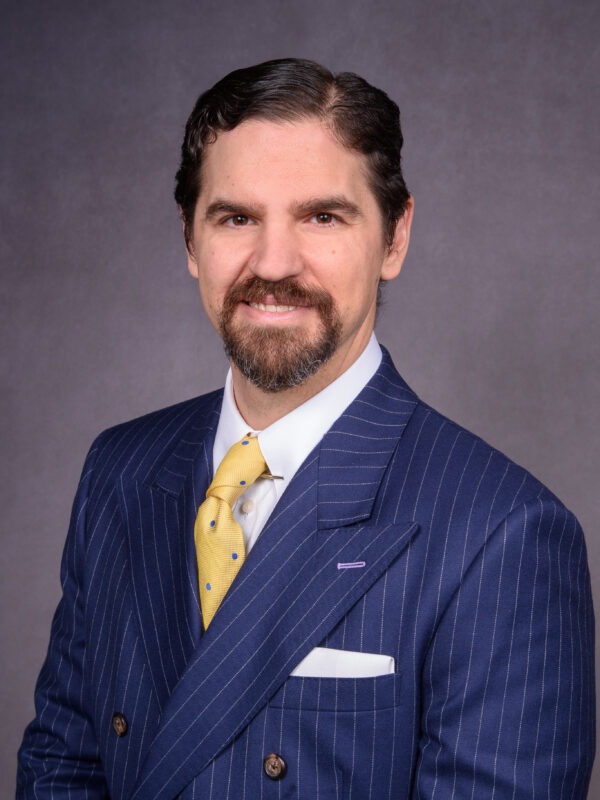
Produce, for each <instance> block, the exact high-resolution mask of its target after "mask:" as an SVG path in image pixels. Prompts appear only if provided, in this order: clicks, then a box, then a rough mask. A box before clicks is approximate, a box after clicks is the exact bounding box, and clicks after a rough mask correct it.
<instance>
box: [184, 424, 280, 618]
mask: <svg viewBox="0 0 600 800" xmlns="http://www.w3.org/2000/svg"><path fill="white" fill-rule="evenodd" d="M266 469H267V464H266V462H265V459H264V458H263V454H262V453H261V452H260V447H259V446H258V439H257V438H256V437H255V436H253V437H251V436H249V435H248V436H245V437H244V438H243V439H242V440H241V441H240V442H237V443H236V444H234V445H233V447H232V448H231V449H230V450H229V451H228V452H227V454H226V456H225V458H224V459H223V461H221V463H220V464H219V467H218V469H217V471H216V473H215V477H214V478H213V481H212V483H211V484H210V486H209V487H208V490H207V492H206V500H205V501H204V502H203V503H202V505H201V506H200V508H199V509H198V515H197V516H196V524H195V526H194V539H195V542H196V558H197V560H198V581H199V587H200V605H201V606H202V621H203V622H204V629H205V630H206V628H208V626H209V625H210V623H211V621H212V618H213V617H214V615H215V614H216V611H217V609H218V607H219V605H220V604H221V601H222V600H223V598H224V597H225V595H226V594H227V591H228V589H229V587H230V586H231V584H232V582H233V579H234V578H235V576H236V575H237V574H238V571H239V569H240V567H241V566H242V564H243V563H244V559H245V558H246V548H245V545H244V535H243V533H242V529H241V528H240V526H239V525H238V523H237V522H236V521H235V520H234V518H233V506H234V505H235V503H236V501H237V499H238V497H239V496H240V495H241V494H242V493H243V492H244V491H245V490H246V489H247V488H248V486H250V485H251V484H252V483H254V481H255V480H256V479H257V478H258V477H260V475H262V474H263V473H264V472H265V471H266Z"/></svg>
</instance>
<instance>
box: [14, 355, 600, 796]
mask: <svg viewBox="0 0 600 800" xmlns="http://www.w3.org/2000/svg"><path fill="white" fill-rule="evenodd" d="M219 408H220V393H213V394H211V395H207V396H205V397H201V398H199V399H197V400H193V401H189V402H187V403H184V404H181V405H179V406H175V407H173V408H170V409H166V410H164V411H161V412H157V413H155V414H152V415H149V416H147V417H144V418H142V419H140V420H136V421H134V422H131V423H128V424H126V425H122V426H119V427H117V428H114V429H111V430H110V431H107V432H105V433H104V434H102V435H101V436H100V437H99V439H98V440H97V442H96V443H95V445H94V446H93V448H92V450H91V451H90V455H89V457H88V460H87V462H86V466H85V468H84V473H83V477H82V481H81V484H80V488H79V491H78V494H77V498H76V502H75V506H74V511H73V518H72V525H71V530H70V533H69V536H68V539H67V546H66V549H65V556H64V560H63V568H62V579H63V587H64V598H63V600H62V601H61V604H60V606H59V608H58V610H57V614H56V617H55V621H54V624H53V630H52V637H51V643H50V649H49V653H48V658H47V660H46V663H45V665H44V668H43V670H42V673H41V675H40V679H39V682H38V687H37V692H36V703H37V706H36V708H37V716H36V719H35V720H34V722H33V723H32V724H31V726H30V727H29V728H28V730H27V732H26V735H25V739H24V743H23V746H22V748H21V751H20V772H19V790H18V796H19V797H21V798H29V797H40V798H41V797H48V798H50V797H55V798H60V797H78V798H79V797H89V798H100V797H105V796H106V794H107V793H109V794H110V797H112V798H132V800H133V798H135V800H151V799H152V800H157V799H158V798H161V800H163V799H164V798H175V797H178V796H181V797H184V798H194V797H197V798H200V797H201V798H214V800H217V799H218V800H223V798H231V800H233V799H234V798H235V800H238V798H240V797H241V798H248V800H255V798H293V797H302V798H315V797H316V798H327V800H329V799H330V798H340V799H341V798H368V797H373V798H390V799H391V798H394V800H395V799H396V798H409V797H413V798H443V800H446V798H453V797H455V798H461V799H462V798H475V799H476V800H479V798H487V797H490V798H491V797H496V798H513V797H514V798H532V797H540V798H542V797H544V798H582V797H584V796H585V792H586V787H587V784H588V781H589V774H590V770H591V763H592V758H593V753H594V687H593V610H592V605H591V596H590V588H589V577H588V572H587V564H586V555H585V545H584V541H583V536H582V533H581V530H580V528H579V526H578V524H577V521H576V520H575V518H574V517H573V515H572V514H571V513H570V512H569V511H567V510H566V509H565V508H564V507H563V506H562V505H561V504H560V502H559V501H558V500H557V499H556V498H555V497H554V496H553V495H552V494H551V493H550V492H549V491H548V490H547V489H545V488H544V487H543V486H542V485H541V484H540V483H539V482H538V481H536V480H535V479H534V478H532V477H531V476H530V475H529V474H528V473H526V472H525V471H524V470H522V469H521V468H519V467H517V466H516V465H515V464H513V463H512V462H510V461H508V460H507V459H506V458H505V457H504V456H502V455H501V454H500V453H498V452H497V451H495V450H493V449H491V448H490V447H489V446H487V445H486V444H485V443H483V442H482V441H481V440H479V439H478V438H476V437H474V436H473V435H471V434H469V433H468V432H466V431H464V430H463V429H461V428H459V427H458V426H456V425H454V424H453V423H451V422H449V421H448V420H446V419H445V418H443V417H442V416H440V415H439V414H437V413H436V412H435V411H433V410H431V409H429V408H428V407H426V406H425V405H423V404H422V403H420V402H419V401H418V400H417V398H416V397H415V396H414V394H413V393H412V392H411V391H410V390H409V389H408V387H407V386H406V385H405V384H404V383H403V382H402V380H401V379H400V377H399V376H398V374H397V373H396V371H395V369H394V367H393V365H392V363H391V361H390V359H389V356H388V355H387V354H384V359H383V362H382V365H381V367H380V369H379V371H378V372H377V374H376V375H375V376H374V378H373V379H372V381H371V382H370V383H369V384H368V386H367V387H366V388H365V390H364V391H363V392H362V393H361V394H360V395H359V397H358V398H357V399H356V400H355V401H354V402H353V403H352V404H351V406H349V408H348V409H347V410H346V412H345V413H344V414H343V415H342V416H341V417H340V418H339V419H338V420H337V422H336V423H335V425H334V426H333V428H332V429H331V430H330V431H329V432H328V434H327V435H326V436H325V437H324V439H323V440H322V442H321V443H320V445H319V446H318V447H317V448H316V449H315V450H314V451H313V453H311V454H310V456H309V457H308V458H307V460H306V462H305V463H304V464H303V466H302V467H301V468H300V470H299V472H298V474H297V475H296V477H295V478H294V480H293V481H292V482H291V484H290V486H289V487H288V489H287V490H286V492H285V494H284V496H283V497H282V499H281V501H280V503H279V504H278V505H277V507H276V508H275V510H274V512H273V514H272V516H271V518H270V520H269V521H268V523H267V525H266V527H265V529H264V530H263V532H262V534H261V536H260V538H259V539H258V541H257V543H256V545H255V547H254V548H253V549H252V551H251V552H250V554H249V556H248V558H247V560H246V562H245V563H244V565H243V566H242V568H241V570H240V572H239V574H238V576H237V578H236V580H235V581H234V583H233V585H232V587H231V590H230V592H229V593H228V594H227V596H226V598H225V600H224V602H223V604H222V605H221V606H220V608H219V611H218V612H217V614H216V616H215V618H214V620H213V621H212V623H211V626H210V628H209V629H208V631H207V632H206V633H205V634H204V635H203V636H202V634H201V629H200V625H199V607H198V592H197V579H195V573H194V549H193V538H192V536H193V521H194V516H195V513H196V509H197V506H198V505H199V503H200V502H201V497H202V496H203V492H204V491H205V489H206V487H207V485H208V483H209V481H210V478H211V472H212V469H211V464H210V453H211V452H212V441H213V437H214V431H215V426H216V420H217V418H218V413H219ZM356 561H364V562H365V564H366V566H365V567H364V568H363V569H352V570H338V569H337V563H338V562H356ZM317 645H319V646H330V647H335V648H342V649H347V650H360V651H364V652H374V653H385V654H388V655H393V656H394V658H395V659H396V673H395V674H394V675H386V676H380V677H377V678H361V679H333V678H304V677H295V676H294V677H289V675H290V672H291V671H292V669H293V668H294V667H295V666H296V664H298V662H299V661H301V660H302V658H304V656H306V654H307V653H308V652H309V651H310V650H311V648H313V647H315V646H317ZM114 711H120V712H122V713H123V714H124V715H125V716H126V718H127V720H128V722H129V730H128V733H127V735H126V736H124V737H122V738H118V737H117V736H115V734H114V732H113V730H112V727H111V716H112V713H113V712H114ZM269 752H279V753H281V754H282V755H283V756H284V758H285V759H286V761H287V764H288V773H287V775H286V776H285V778H284V779H283V780H282V781H280V782H272V781H270V780H269V779H267V778H266V777H265V776H264V774H263V773H262V760H263V758H264V756H265V754H266V753H269Z"/></svg>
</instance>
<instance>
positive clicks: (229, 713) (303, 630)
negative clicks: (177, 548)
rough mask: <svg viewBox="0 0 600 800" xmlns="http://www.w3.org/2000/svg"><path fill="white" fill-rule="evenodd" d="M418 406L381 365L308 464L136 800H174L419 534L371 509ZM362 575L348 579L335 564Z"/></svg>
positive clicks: (187, 687) (216, 628)
mask: <svg viewBox="0 0 600 800" xmlns="http://www.w3.org/2000/svg"><path fill="white" fill-rule="evenodd" d="M415 405H416V399H415V397H414V395H413V394H412V393H411V392H410V390H409V389H408V388H407V387H406V386H405V385H404V384H403V383H402V382H401V379H400V378H399V376H398V375H397V373H396V372H395V370H394V368H393V365H391V361H390V360H389V356H387V354H385V355H384V361H383V363H382V365H381V367H380V369H379V371H378V372H377V374H376V375H375V376H374V378H373V380H372V381H371V382H370V383H369V385H368V386H367V387H366V388H365V390H363V392H362V393H361V394H360V395H359V397H358V398H357V400H356V401H354V403H352V405H351V406H350V407H349V408H348V409H347V411H346V412H345V413H344V414H343V415H342V416H341V417H340V418H339V419H338V420H337V421H336V423H335V425H334V426H333V428H332V429H331V430H330V431H329V432H328V434H327V435H326V436H325V437H324V439H323V440H322V442H321V443H320V444H319V445H318V446H317V447H316V448H315V450H314V451H313V452H312V453H311V455H310V456H309V457H308V458H307V460H306V462H305V463H304V465H303V466H302V467H301V469H300V470H299V471H298V473H297V475H296V476H295V478H294V480H293V481H292V482H291V484H290V486H289V487H288V490H287V491H286V492H285V494H284V496H283V497H282V499H281V501H280V503H279V504H278V506H277V507H276V509H275V511H274V512H273V515H272V517H271V519H270V520H269V522H268V523H267V525H266V526H265V529H264V530H263V532H262V533H261V536H260V537H259V539H258V541H257V543H256V545H255V546H254V548H253V549H252V551H251V553H250V554H249V556H248V558H247V559H246V561H245V563H244V565H243V566H242V569H241V570H240V572H239V574H238V576H237V578H236V580H235V581H234V584H233V585H232V587H231V590H230V591H229V593H228V595H227V597H226V598H225V600H224V602H223V604H222V605H221V607H220V608H219V611H218V612H217V614H216V616H215V618H214V620H213V622H212V623H211V626H210V627H209V629H208V631H207V633H206V634H205V635H204V636H203V637H202V640H201V642H200V644H199V647H198V648H197V650H196V652H195V653H194V655H193V657H192V658H191V659H190V661H189V664H188V667H187V669H186V671H185V674H184V675H183V677H182V678H181V680H180V682H179V683H178V685H177V686H176V687H175V690H174V691H173V694H172V696H171V698H170V700H169V702H168V705H167V707H166V708H165V711H164V716H163V722H162V725H161V728H160V730H159V732H158V735H157V737H156V739H155V741H154V743H153V745H152V747H151V750H150V752H149V754H148V756H147V758H146V761H145V764H144V767H143V769H142V773H141V775H140V779H139V782H138V784H137V790H136V791H135V792H134V795H133V797H134V798H136V800H141V799H142V798H144V800H149V799H150V798H156V797H173V796H175V795H176V794H177V793H178V792H180V791H181V790H182V789H183V788H184V787H185V786H186V785H187V783H188V782H189V781H190V780H192V778H193V777H194V776H195V775H197V774H198V773H199V772H201V771H202V770H203V769H204V768H205V767H206V766H207V765H208V764H209V763H210V761H211V760H212V759H213V758H214V757H215V756H216V755H217V754H218V753H219V752H220V751H221V750H222V749H223V748H224V747H226V746H227V744H228V743H229V742H231V740H232V739H233V738H235V736H237V735H238V734H239V732H240V731H241V730H242V729H243V728H244V726H245V725H247V724H248V722H249V721H250V720H251V719H252V718H253V717H254V716H255V715H256V713H257V712H258V711H259V710H260V708H262V707H263V706H264V705H265V703H266V702H268V700H269V698H270V697H272V695H273V694H274V693H275V692H276V691H277V689H278V688H279V687H280V686H281V684H282V683H283V682H284V681H285V680H286V678H287V677H288V676H289V674H290V672H291V671H292V670H293V668H294V667H295V666H296V665H297V664H298V663H299V662H300V661H301V660H302V659H303V658H304V656H305V655H306V654H307V653H308V652H309V651H310V650H311V649H312V648H313V647H315V646H317V645H318V644H319V643H320V642H321V641H322V640H323V639H324V637H325V636H326V635H327V633H329V631H331V630H332V629H333V628H334V627H335V626H336V625H337V624H338V622H339V621H340V619H342V618H343V616H344V615H345V614H347V613H348V611H349V610H350V609H351V608H352V606H353V605H354V604H355V603H356V602H357V601H358V600H359V599H360V597H361V596H362V595H363V594H364V593H365V591H367V589H368V588H369V587H370V586H371V585H372V584H373V583H374V582H375V581H376V580H377V579H378V578H379V577H380V576H381V575H382V574H383V572H384V571H385V570H386V568H387V567H388V566H389V565H390V563H391V562H392V561H393V560H394V559H395V558H397V557H398V556H399V555H400V553H401V552H402V551H403V550H404V548H405V547H406V546H407V545H408V543H409V542H410V540H411V539H412V537H413V536H414V535H415V534H416V532H417V529H418V526H417V525H416V524H415V523H414V522H413V521H412V520H407V521H406V522H404V523H401V524H392V523H391V520H388V519H387V518H386V516H385V514H382V513H381V510H380V509H378V508H377V505H376V499H377V495H378V490H379V487H380V485H381V483H382V480H383V479H384V475H385V471H386V469H387V467H388V465H389V462H390V459H391V457H392V454H393V452H394V450H395V448H396V447H397V445H398V440H399V438H400V437H401V435H402V431H403V430H404V427H405V425H406V423H407V421H408V419H409V417H410V415H411V413H412V411H413V409H414V406H415ZM349 563H352V564H361V565H362V564H363V563H364V566H357V567H355V568H349V569H348V568H344V567H340V565H343V564H349Z"/></svg>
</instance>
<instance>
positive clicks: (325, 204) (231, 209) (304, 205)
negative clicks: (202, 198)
mask: <svg viewBox="0 0 600 800" xmlns="http://www.w3.org/2000/svg"><path fill="white" fill-rule="evenodd" d="M292 211H293V213H294V214H295V215H296V216H299V217H302V216H306V215H308V214H316V213H318V212H319V211H323V212H326V211H332V212H338V213H341V214H343V215H344V216H346V217H348V219H357V218H359V217H362V216H363V212H362V211H361V209H360V207H359V206H358V205H357V204H356V203H353V202H352V201H351V200H349V199H348V198H347V197H344V196H343V195H332V196H331V197H311V198H309V199H308V200H303V201H302V202H297V203H293V204H292ZM262 213H264V206H263V205H261V204H259V205H248V204H246V203H235V202H233V201H231V200H227V199H222V198H217V199H216V200H215V201H214V202H212V203H211V204H210V205H209V206H208V208H207V209H206V212H205V215H204V217H205V219H206V220H211V219H214V218H215V217H217V216H219V215H221V214H240V215H243V216H245V217H255V216H260V215H261V214H262Z"/></svg>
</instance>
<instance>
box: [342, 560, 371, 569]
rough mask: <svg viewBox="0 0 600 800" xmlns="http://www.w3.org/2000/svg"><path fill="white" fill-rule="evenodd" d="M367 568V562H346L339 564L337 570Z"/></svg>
mask: <svg viewBox="0 0 600 800" xmlns="http://www.w3.org/2000/svg"><path fill="white" fill-rule="evenodd" d="M365 566H366V561H345V562H339V561H338V565H337V568H338V569H361V568H362V567H365Z"/></svg>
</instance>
